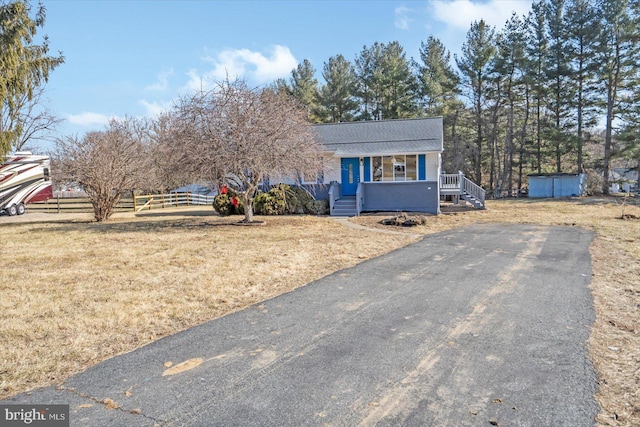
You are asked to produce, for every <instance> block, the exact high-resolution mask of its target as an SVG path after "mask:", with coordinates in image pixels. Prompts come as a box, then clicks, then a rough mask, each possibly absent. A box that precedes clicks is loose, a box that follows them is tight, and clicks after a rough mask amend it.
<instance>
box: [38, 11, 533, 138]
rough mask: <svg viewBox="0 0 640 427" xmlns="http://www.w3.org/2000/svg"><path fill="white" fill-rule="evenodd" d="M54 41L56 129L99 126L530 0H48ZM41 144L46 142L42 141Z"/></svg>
mask: <svg viewBox="0 0 640 427" xmlns="http://www.w3.org/2000/svg"><path fill="white" fill-rule="evenodd" d="M43 4H44V5H45V7H46V8H47V20H46V23H45V27H44V29H42V30H41V34H47V35H48V36H49V40H50V47H51V51H52V52H57V51H62V53H63V55H64V56H65V63H64V64H62V65H61V66H60V67H59V68H57V69H56V70H55V71H54V72H53V73H52V74H51V76H50V80H49V84H48V85H47V93H46V95H47V98H48V100H47V107H48V108H49V109H50V110H51V112H53V113H54V114H55V115H57V116H58V117H60V118H62V119H64V123H63V124H62V125H61V126H60V128H59V131H60V132H61V134H63V135H82V134H84V133H85V132H87V131H90V130H101V129H103V128H104V126H105V125H106V123H107V122H108V120H109V118H111V117H123V116H125V115H128V116H152V115H154V114H157V113H158V112H159V111H162V109H167V108H170V107H171V105H172V102H173V101H174V100H175V99H176V98H177V97H178V96H180V95H184V94H186V93H188V92H189V91H191V90H193V89H197V88H200V87H201V85H202V86H204V87H207V86H208V85H211V83H212V82H214V81H219V80H221V79H222V78H224V76H225V75H226V74H227V73H228V74H229V76H230V77H231V78H235V77H241V78H245V79H246V80H248V81H249V82H250V83H252V84H254V85H260V84H266V83H270V82H272V81H273V80H275V79H276V78H278V77H285V78H288V77H289V76H290V73H291V69H292V68H294V67H295V66H296V65H297V64H298V63H299V62H301V61H302V60H304V59H309V60H310V61H311V63H312V64H313V65H314V67H315V68H316V70H317V71H318V77H319V80H320V81H321V82H322V79H321V77H320V71H321V70H322V67H323V64H324V62H326V61H327V60H328V59H329V58H330V57H331V56H334V55H337V54H342V55H344V56H345V57H346V58H347V59H349V60H351V61H353V60H354V59H355V57H356V56H357V55H358V53H359V52H360V51H361V50H362V47H363V46H364V45H367V46H370V45H372V44H373V43H375V42H381V43H388V42H391V41H395V40H397V41H398V42H400V44H401V45H402V46H403V47H404V49H405V51H406V53H407V57H408V58H411V57H417V56H418V49H419V48H420V42H421V41H426V40H427V38H428V37H429V35H433V36H435V37H437V38H439V39H440V40H441V41H442V42H443V43H444V44H445V46H447V48H448V49H449V50H450V51H451V52H452V54H453V53H456V52H458V51H459V50H460V48H461V46H462V43H463V42H464V40H465V37H466V33H467V31H468V29H469V26H470V24H471V22H473V21H474V20H479V19H481V18H483V19H485V21H487V22H488V23H489V24H491V25H494V26H496V27H497V28H498V29H500V28H502V26H503V24H504V23H505V22H506V20H507V19H508V18H509V17H510V15H511V13H512V11H515V12H517V13H518V14H519V15H524V14H526V13H528V11H529V10H530V7H531V0H488V1H478V2H476V1H470V0H456V1H425V0H422V1H418V0H413V1H406V0H405V1H385V0H367V1H365V0H361V1H349V0H346V1H338V0H315V1H312V0H306V1H305V0H288V1H275V0H274V1H270V0H265V1H258V0H253V1H223V0H217V1H216V0H208V1H207V0H199V1H195V0H183V1H180V0H155V1H152V0H129V1H125V0H118V1H116V0H43ZM42 148H47V147H46V146H43V147H42Z"/></svg>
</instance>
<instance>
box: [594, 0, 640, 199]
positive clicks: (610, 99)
mask: <svg viewBox="0 0 640 427" xmlns="http://www.w3.org/2000/svg"><path fill="white" fill-rule="evenodd" d="M598 6H599V7H598V12H599V21H600V26H599V27H600V32H599V34H598V38H597V42H596V49H595V58H596V60H597V61H598V63H599V64H600V67H599V74H600V75H599V80H600V81H601V82H602V83H601V90H602V91H603V92H604V93H605V99H604V100H603V101H604V103H603V109H604V110H605V111H606V115H605V121H606V124H605V142H604V144H605V145H604V159H603V177H604V184H603V188H602V190H603V192H604V194H609V169H610V161H611V157H612V142H613V120H614V118H615V117H616V116H617V115H619V114H620V112H621V95H622V93H623V92H624V91H625V90H626V89H628V88H629V86H630V84H631V83H632V81H633V77H634V76H635V74H636V73H637V67H638V62H637V61H638V52H637V49H638V47H637V46H638V41H639V40H638V38H639V37H638V32H639V31H640V28H639V25H638V24H639V23H638V14H637V13H632V12H631V7H630V3H629V1H628V0H602V1H601V2H600V4H599V5H598Z"/></svg>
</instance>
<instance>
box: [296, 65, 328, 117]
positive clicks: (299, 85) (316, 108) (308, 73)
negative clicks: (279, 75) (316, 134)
mask: <svg viewBox="0 0 640 427" xmlns="http://www.w3.org/2000/svg"><path fill="white" fill-rule="evenodd" d="M315 73H316V70H315V68H314V67H313V65H311V62H309V60H308V59H305V60H304V61H302V62H301V63H300V64H298V66H297V67H296V68H294V69H293V70H292V71H291V79H290V84H289V88H290V91H291V95H292V96H293V97H294V98H295V99H297V100H298V101H300V102H301V103H302V104H303V105H305V106H306V107H307V117H308V119H309V121H310V122H312V123H320V122H322V116H321V115H322V112H321V108H320V92H319V89H318V79H316V77H315Z"/></svg>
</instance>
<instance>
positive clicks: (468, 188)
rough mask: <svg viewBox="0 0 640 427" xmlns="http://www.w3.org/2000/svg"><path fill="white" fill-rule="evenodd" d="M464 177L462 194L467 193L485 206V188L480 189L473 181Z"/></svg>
mask: <svg viewBox="0 0 640 427" xmlns="http://www.w3.org/2000/svg"><path fill="white" fill-rule="evenodd" d="M463 177H464V180H463V184H462V193H463V194H464V193H467V194H470V195H472V196H473V197H475V198H476V199H477V200H479V201H480V202H481V203H482V205H483V206H484V198H485V195H486V191H485V190H484V188H482V187H480V186H479V185H477V184H476V183H475V182H473V181H471V180H470V179H468V178H467V177H465V176H464V175H463Z"/></svg>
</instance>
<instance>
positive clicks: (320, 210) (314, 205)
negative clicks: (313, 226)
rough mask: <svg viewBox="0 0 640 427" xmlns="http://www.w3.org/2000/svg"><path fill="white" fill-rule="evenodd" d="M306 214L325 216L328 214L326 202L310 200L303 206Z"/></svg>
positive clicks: (327, 202)
mask: <svg viewBox="0 0 640 427" xmlns="http://www.w3.org/2000/svg"><path fill="white" fill-rule="evenodd" d="M304 209H305V211H306V212H307V213H310V214H311V215H326V214H328V213H329V201H328V200H311V201H309V202H307V204H306V205H305V206H304Z"/></svg>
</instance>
